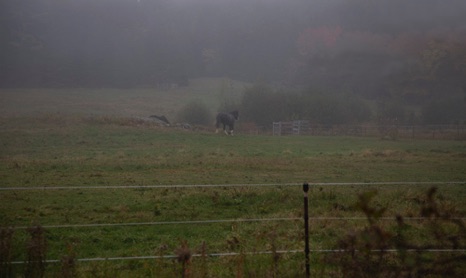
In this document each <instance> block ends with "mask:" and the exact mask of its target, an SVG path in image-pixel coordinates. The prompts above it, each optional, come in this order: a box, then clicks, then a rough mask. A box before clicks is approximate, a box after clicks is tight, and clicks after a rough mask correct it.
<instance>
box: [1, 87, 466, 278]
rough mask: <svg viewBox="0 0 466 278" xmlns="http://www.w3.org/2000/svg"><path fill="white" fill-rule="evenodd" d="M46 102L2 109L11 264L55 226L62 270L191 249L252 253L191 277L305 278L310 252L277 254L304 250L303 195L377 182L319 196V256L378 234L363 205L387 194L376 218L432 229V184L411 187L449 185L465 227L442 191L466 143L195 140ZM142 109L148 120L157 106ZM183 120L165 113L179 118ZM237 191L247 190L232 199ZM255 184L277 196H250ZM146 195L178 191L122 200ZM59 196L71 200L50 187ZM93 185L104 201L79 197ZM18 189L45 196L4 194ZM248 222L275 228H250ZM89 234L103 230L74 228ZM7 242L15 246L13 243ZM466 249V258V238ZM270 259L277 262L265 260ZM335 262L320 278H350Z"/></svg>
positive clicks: (214, 263) (202, 261)
mask: <svg viewBox="0 0 466 278" xmlns="http://www.w3.org/2000/svg"><path fill="white" fill-rule="evenodd" d="M41 94H43V95H42V96H41V97H38V98H37V99H36V100H34V101H32V100H30V101H31V103H29V104H28V106H27V107H29V108H28V109H26V108H27V107H23V108H20V109H19V110H17V111H16V112H15V111H13V110H14V109H13V108H11V107H9V106H8V105H7V104H4V103H3V104H2V105H3V106H2V111H4V112H5V113H3V114H2V115H1V118H0V120H1V128H0V142H1V148H0V177H1V185H0V187H1V188H2V190H0V200H1V202H0V226H2V227H10V226H11V227H17V229H16V230H14V233H13V236H12V238H11V240H10V242H11V243H12V245H11V248H10V249H8V250H10V252H11V257H10V260H11V261H24V260H27V252H26V251H25V250H27V246H29V245H28V244H30V243H28V240H29V237H30V236H29V234H28V232H27V229H25V227H30V226H33V225H43V226H44V227H45V230H46V232H45V234H44V235H45V239H46V241H47V248H46V259H50V260H53V259H58V260H60V259H61V258H62V257H63V256H64V255H69V256H73V257H75V258H114V257H132V256H159V255H161V256H167V257H168V256H170V255H174V254H178V255H179V254H182V253H183V252H187V251H186V250H187V246H188V247H189V251H190V252H191V253H196V254H202V253H208V254H213V253H229V252H236V253H239V254H240V255H237V256H221V257H206V256H200V257H195V258H193V259H192V261H190V264H189V266H188V267H187V268H188V269H189V270H190V275H191V277H235V276H237V277H242V276H243V277H302V275H303V271H304V262H303V255H302V253H288V254H281V255H278V254H277V253H276V252H275V251H276V250H302V249H303V229H302V225H303V221H302V220H300V219H301V218H302V216H303V212H302V202H303V200H302V198H303V197H302V189H301V184H302V183H303V182H311V183H317V182H319V183H342V182H344V183H352V182H357V183H361V182H364V183H368V184H366V185H316V186H311V191H310V214H311V217H312V220H311V231H310V237H311V248H312V249H316V250H321V249H334V248H337V247H338V242H339V241H340V240H341V238H343V237H344V236H345V235H347V234H348V233H350V232H352V233H356V232H357V231H359V230H360V229H363V228H364V227H365V226H367V225H368V223H367V221H366V220H364V218H365V217H366V215H365V214H364V213H363V212H362V211H361V210H360V209H358V205H357V203H358V200H359V199H358V196H363V195H361V194H365V193H367V192H377V194H376V195H375V197H374V198H373V199H372V200H371V201H370V205H371V206H372V207H374V208H375V210H376V211H377V209H381V208H385V209H386V211H384V213H383V216H384V217H388V218H390V219H394V218H395V215H397V214H401V215H404V216H405V217H407V218H409V217H418V216H420V215H421V213H420V210H422V208H423V206H425V204H426V202H427V201H426V200H427V199H426V198H427V197H426V192H427V191H428V189H429V187H430V186H431V185H422V184H419V185H412V184H408V182H438V184H437V187H438V193H437V195H436V197H437V199H438V202H439V203H438V208H439V210H440V209H442V210H445V211H448V215H451V216H455V217H465V215H466V205H465V203H464V198H465V196H466V188H465V185H464V184H444V183H442V182H446V181H456V182H464V181H466V144H465V143H464V142H462V141H445V140H443V141H432V140H398V141H388V140H380V139H378V138H363V137H332V136H330V137H317V136H282V137H272V136H266V135H242V134H237V135H236V136H233V137H228V136H224V135H220V134H214V133H213V132H212V131H209V130H206V131H186V130H179V129H176V128H162V127H159V126H157V125H155V124H153V123H150V122H140V121H135V120H134V119H133V118H132V117H130V116H133V114H132V112H129V113H127V112H125V111H126V110H125V109H122V108H121V107H120V108H118V109H116V110H115V114H113V113H110V112H108V111H110V110H108V111H107V110H105V112H102V113H101V114H95V113H88V112H87V111H85V110H81V108H79V109H78V108H76V109H77V110H79V111H74V110H73V109H69V110H68V109H65V110H68V112H66V111H65V110H63V111H53V113H45V112H46V110H48V108H47V109H46V110H44V111H37V113H32V114H31V113H29V112H25V111H32V110H31V109H32V108H31V107H32V106H34V105H32V103H35V104H36V105H37V107H39V108H40V107H46V106H47V105H48V104H47V103H48V102H49V100H51V99H54V98H53V97H52V96H53V95H54V94H56V92H55V91H54V92H52V93H51V95H48V94H47V92H45V91H44V92H42V93H41ZM158 94H162V93H161V92H158ZM166 94H168V92H166ZM22 97H24V96H23V95H21V94H19V95H16V98H15V95H13V94H11V95H8V96H7V97H5V96H3V97H2V98H3V100H5V99H6V98H8V102H9V103H10V104H11V103H21V99H22ZM99 98H100V97H97V98H96V97H95V96H94V95H91V94H89V95H88V96H87V97H86V95H82V96H80V98H79V103H88V102H89V103H92V105H94V106H95V107H97V108H93V109H92V110H93V111H104V108H102V107H106V104H107V101H104V98H102V99H101V101H99ZM110 98H111V97H110V95H109V96H108V98H105V99H106V100H108V99H110ZM124 98H125V99H126V100H127V101H129V103H127V105H128V107H133V108H131V109H134V111H136V110H137V111H142V110H138V109H139V108H137V107H139V106H138V103H139V102H140V100H136V99H137V98H135V101H134V102H131V101H130V100H131V99H132V98H131V97H130V96H125V97H124ZM44 101H45V102H46V103H44ZM56 101H57V102H60V101H59V100H56ZM70 103H72V101H71V102H70ZM142 103H143V104H142V105H141V106H140V108H141V109H144V108H143V107H144V105H147V102H146V101H143V102H142ZM173 103H174V102H173ZM119 105H123V104H119ZM6 106H8V107H9V108H6ZM169 107H171V108H169ZM174 107H175V106H174V105H166V108H167V109H173V111H174V110H175V108H174ZM39 108H38V110H39ZM57 109H58V108H57ZM59 109H63V107H62V108H59ZM7 110H8V111H7ZM23 110H24V111H23ZM118 111H120V112H118ZM121 111H123V112H121ZM128 111H129V110H128ZM167 111H168V110H167ZM146 112H147V113H149V110H147V111H146ZM146 112H144V113H142V112H140V113H141V115H142V114H146ZM174 114H175V113H174ZM371 182H405V183H401V184H397V185H377V184H375V185H373V184H370V183H371ZM231 184H235V185H244V186H234V187H233V186H232V187H229V186H226V185H231ZM251 184H267V185H270V186H248V185H251ZM142 185H148V186H153V185H160V186H162V185H167V187H160V188H109V186H142ZM176 185H223V186H215V187H176ZM54 186H60V187H64V189H54V190H44V189H38V188H37V187H54ZM83 186H86V187H96V188H75V187H83ZM10 187H24V188H36V189H31V190H5V189H6V188H10ZM66 187H69V189H66ZM97 187H98V188H97ZM71 188H72V189H71ZM316 217H318V218H320V219H316ZM354 217H362V219H360V218H357V219H354ZM242 219H243V220H244V219H262V220H263V221H239V220H242ZM282 219H288V220H282ZM216 220H225V221H216ZM265 220H267V221H265ZM184 221H201V222H202V223H197V224H192V223H191V224H188V223H184ZM206 221H207V222H206ZM208 221H211V222H208ZM461 221H463V223H464V220H461ZM170 222H171V223H170ZM173 222H176V223H173ZM128 223H151V224H150V225H128ZM394 223H395V221H394V220H386V221H385V220H384V221H381V222H380V226H381V227H383V228H386V229H387V230H390V231H392V230H393V229H395V228H393V225H395V224H394ZM429 223H432V222H429ZM87 224H90V226H75V225H87ZM108 224H125V225H114V226H110V225H108ZM56 225H59V227H57V226H56ZM92 225H95V226H92ZM410 225H412V226H411V227H412V230H410V232H409V233H410V234H411V235H412V238H413V240H414V241H415V242H419V243H426V242H430V241H432V238H431V237H429V235H428V234H427V232H426V230H425V229H424V228H423V227H425V226H423V225H424V221H421V220H417V221H413V223H410ZM395 226H396V225H395ZM449 229H450V230H451V231H453V232H455V231H456V228H449ZM6 238H8V237H7V236H5V235H4V234H3V235H2V242H6V241H5V239H6ZM458 240H459V243H458V244H459V246H460V247H463V248H464V246H465V238H464V237H462V238H461V237H460V238H459V239H458ZM2 246H5V245H2ZM183 246H184V247H183ZM2 248H5V247H2ZM5 250H6V249H4V250H3V251H5ZM260 251H270V252H271V254H263V255H260V254H258V252H260ZM250 253H253V254H255V255H250ZM248 254H249V255H248ZM324 258H325V254H322V253H317V252H315V253H312V257H311V265H312V275H313V276H315V277H320V276H322V275H323V276H335V275H336V276H338V275H337V274H339V272H338V271H336V270H335V269H334V268H332V267H328V266H326V264H325V263H324ZM23 268H26V266H25V265H22V264H18V265H13V266H12V269H13V272H14V273H16V274H17V275H20V273H22V271H23ZM181 268H182V264H181V263H178V262H177V261H176V260H173V259H169V258H163V259H154V258H152V259H145V260H144V259H141V260H117V261H88V262H79V263H77V266H76V268H75V269H74V273H75V274H76V275H77V276H79V277H89V276H95V277H128V276H137V277H173V276H176V275H180V276H181V274H180V273H181V271H182V270H181ZM60 269H63V267H62V266H61V264H60V263H55V264H48V265H47V272H46V276H47V277H54V276H61V274H63V270H60ZM61 271H62V272H61ZM60 273H61V274H60Z"/></svg>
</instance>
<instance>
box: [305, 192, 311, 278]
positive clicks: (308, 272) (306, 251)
mask: <svg viewBox="0 0 466 278" xmlns="http://www.w3.org/2000/svg"><path fill="white" fill-rule="evenodd" d="M303 191H304V243H305V246H304V254H305V258H306V278H309V276H310V275H311V272H310V263H309V202H308V194H307V192H308V191H309V184H308V183H304V184H303Z"/></svg>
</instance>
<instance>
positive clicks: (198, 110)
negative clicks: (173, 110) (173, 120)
mask: <svg viewBox="0 0 466 278" xmlns="http://www.w3.org/2000/svg"><path fill="white" fill-rule="evenodd" d="M178 120H179V121H181V122H185V123H190V124H195V125H210V124H211V122H212V115H211V112H210V111H209V109H208V108H207V106H206V105H205V104H204V103H202V102H200V101H191V102H189V103H188V104H186V105H185V106H184V107H183V108H182V109H181V111H180V112H179V114H178Z"/></svg>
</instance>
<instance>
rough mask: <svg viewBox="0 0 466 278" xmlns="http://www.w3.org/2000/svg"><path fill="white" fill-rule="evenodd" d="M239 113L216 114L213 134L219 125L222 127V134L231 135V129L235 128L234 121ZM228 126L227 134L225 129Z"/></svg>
mask: <svg viewBox="0 0 466 278" xmlns="http://www.w3.org/2000/svg"><path fill="white" fill-rule="evenodd" d="M238 118H239V113H238V111H237V110H235V111H233V112H230V113H218V114H217V121H216V122H215V127H216V128H217V130H216V131H215V133H218V129H219V128H220V125H223V132H225V134H226V135H228V134H229V135H233V129H234V127H235V121H236V120H238ZM227 126H228V129H229V132H227V130H226V127H227Z"/></svg>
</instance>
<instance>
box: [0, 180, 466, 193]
mask: <svg viewBox="0 0 466 278" xmlns="http://www.w3.org/2000/svg"><path fill="white" fill-rule="evenodd" d="M307 184H309V186H355V185H358V186H359V185H361V186H362V185H369V186H370V185H393V186H395V185H458V184H466V181H438V182H435V181H433V182H409V181H406V182H403V181H401V182H400V181H397V182H316V183H312V182H311V183H307ZM301 185H302V183H263V184H260V183H259V184H181V185H107V186H105V185H103V186H100V185H99V186H97V185H96V186H47V185H44V186H30V187H29V186H28V187H26V186H17V187H0V191H1V190H3V191H7V190H63V189H145V188H195V187H267V186H301Z"/></svg>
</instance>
